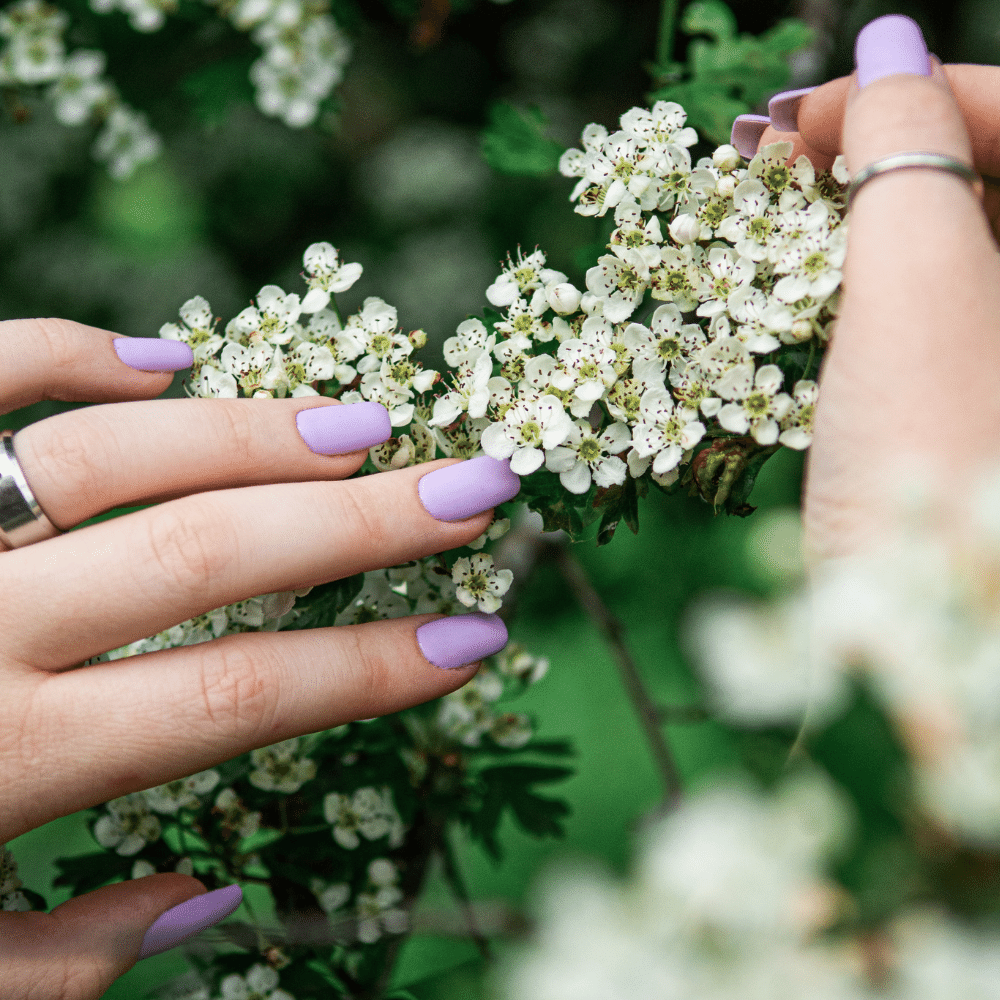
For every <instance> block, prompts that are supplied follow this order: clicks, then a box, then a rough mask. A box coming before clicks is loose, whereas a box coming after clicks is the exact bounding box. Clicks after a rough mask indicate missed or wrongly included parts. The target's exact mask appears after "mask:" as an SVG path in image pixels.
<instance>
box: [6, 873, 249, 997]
mask: <svg viewBox="0 0 1000 1000" xmlns="http://www.w3.org/2000/svg"><path fill="white" fill-rule="evenodd" d="M241 900H242V892H240V890H239V887H238V886H234V887H228V888H226V889H224V890H221V891H220V892H217V893H208V894H206V891H205V887H204V886H203V885H202V884H201V882H199V881H198V879H196V878H191V877H190V876H187V875H179V874H176V873H173V872H170V873H164V874H159V875H150V876H147V877H146V878H141V879H133V880H131V881H128V882H117V883H115V884H114V885H107V886H103V887H102V888H100V889H95V890H94V891H93V892H88V893H86V894H85V895H83V896H76V897H74V898H73V899H70V900H68V901H67V902H65V903H63V904H62V905H61V906H57V907H56V908H55V909H54V910H52V912H51V913H35V912H26V913H13V912H11V913H0V967H2V968H3V984H4V985H3V996H4V998H5V1000H31V998H34V997H53V998H54V997H58V998H59V1000H99V998H100V997H102V996H103V995H104V994H105V993H106V991H107V990H108V988H109V987H110V986H111V984H112V983H113V982H114V981H115V980H116V979H118V978H119V976H122V975H124V974H125V973H126V972H128V970H129V969H131V968H132V966H133V965H134V964H135V963H136V960H137V959H138V958H139V957H140V955H142V957H148V955H149V954H158V953H159V951H163V950H166V949H165V948H162V947H161V948H160V949H159V951H152V950H150V947H149V946H150V945H153V946H154V947H155V946H156V945H167V946H171V942H172V941H173V943H174V944H176V943H178V942H179V941H180V940H183V936H181V933H182V932H183V930H184V929H185V925H186V928H187V930H188V931H189V932H190V933H189V934H187V935H186V936H191V935H192V934H194V933H197V932H198V931H199V930H202V929H203V927H204V926H211V924H214V923H217V922H218V921H219V920H222V919H224V918H225V917H226V916H228V915H229V913H231V912H232V911H233V910H235V909H236V907H237V906H239V903H240V901H241ZM187 901H190V902H187ZM186 902H187V905H184V904H185V903H186ZM234 903H235V905H233V904H234ZM213 904H215V905H214V906H213ZM164 917H166V919H163V918H164ZM198 917H201V919H200V920H199V919H198ZM212 917H214V918H215V919H212ZM206 919H208V920H209V921H210V923H208V924H206V923H205V920H206ZM154 925H158V928H157V929H156V930H154V932H153V933H152V934H150V933H149V932H150V928H151V927H154ZM168 927H169V928H170V929H172V930H173V931H174V933H173V934H172V935H170V934H169V932H167V933H164V932H165V931H167V929H168ZM147 936H148V941H147ZM174 939H176V940H174ZM144 943H145V944H146V948H145V953H144V952H143V951H142V949H143V945H144Z"/></svg>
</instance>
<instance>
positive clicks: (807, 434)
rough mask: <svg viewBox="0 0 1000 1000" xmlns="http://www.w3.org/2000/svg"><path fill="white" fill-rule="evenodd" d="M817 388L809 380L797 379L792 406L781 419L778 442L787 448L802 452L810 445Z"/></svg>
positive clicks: (817, 396) (817, 394)
mask: <svg viewBox="0 0 1000 1000" xmlns="http://www.w3.org/2000/svg"><path fill="white" fill-rule="evenodd" d="M818 398H819V386H817V385H816V383H815V382H813V381H812V380H810V379H799V381H798V382H796V383H795V388H794V389H792V405H791V407H790V408H789V410H788V412H787V413H786V414H785V415H784V416H783V417H782V418H781V421H780V424H781V433H780V434H779V435H778V442H779V443H780V444H783V445H785V446H786V447H787V448H794V449H795V450H796V451H802V449H804V448H808V447H809V445H810V444H811V443H812V436H813V421H814V420H815V417H816V400H817V399H818Z"/></svg>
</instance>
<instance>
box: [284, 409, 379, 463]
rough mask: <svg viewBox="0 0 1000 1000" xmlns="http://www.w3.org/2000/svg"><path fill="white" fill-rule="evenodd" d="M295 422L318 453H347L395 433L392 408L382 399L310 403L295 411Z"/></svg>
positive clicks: (367, 446) (368, 446) (307, 442)
mask: <svg viewBox="0 0 1000 1000" xmlns="http://www.w3.org/2000/svg"><path fill="white" fill-rule="evenodd" d="M295 426H296V427H297V428H298V429H299V434H300V435H301V436H302V440H303V441H305V443H306V444H307V445H308V446H309V450H310V451H314V452H316V453H317V454H318V455H346V454H347V453H348V452H350V451H359V450H360V449H362V448H370V447H371V446H372V445H373V444H381V443H382V442H383V441H388V440H389V438H390V437H392V424H391V423H390V422H389V411H388V410H387V409H386V408H385V407H384V406H383V405H382V404H381V403H345V404H343V405H342V406H331V405H329V404H328V405H326V406H311V407H310V408H309V409H308V410H299V412H298V413H296V414H295Z"/></svg>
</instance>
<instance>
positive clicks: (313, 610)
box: [285, 573, 365, 632]
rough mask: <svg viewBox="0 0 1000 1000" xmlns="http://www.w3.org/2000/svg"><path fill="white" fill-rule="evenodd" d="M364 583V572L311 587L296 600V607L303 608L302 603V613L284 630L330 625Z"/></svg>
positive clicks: (356, 594) (290, 630)
mask: <svg viewBox="0 0 1000 1000" xmlns="http://www.w3.org/2000/svg"><path fill="white" fill-rule="evenodd" d="M364 583H365V575H364V573H357V574H355V575H354V576H348V577H345V578H344V579H343V580H333V581H331V582H330V583H324V584H321V585H320V586H318V587H313V589H312V590H311V591H310V592H309V593H308V594H306V596H305V597H302V598H299V600H298V601H297V602H296V605H295V606H296V609H298V608H303V605H304V608H303V614H302V615H301V616H300V617H299V618H297V619H296V620H295V621H294V622H292V623H291V624H289V625H287V626H286V627H285V631H289V632H294V631H297V630H299V629H306V628H317V627H322V626H325V625H332V624H333V622H334V619H335V618H336V617H337V615H338V614H340V612H341V611H343V610H344V608H346V607H347V606H348V604H350V603H351V601H353V600H354V598H355V597H357V596H358V594H359V593H360V592H361V588H362V587H363V586H364Z"/></svg>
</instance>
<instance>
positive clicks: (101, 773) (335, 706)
mask: <svg viewBox="0 0 1000 1000" xmlns="http://www.w3.org/2000/svg"><path fill="white" fill-rule="evenodd" d="M113 339H114V335H113V334H111V333H109V332H107V331H104V330H98V329H94V328H92V327H86V326H82V325H80V324H77V323H72V322H68V321H64V320H18V321H11V322H6V323H0V357H3V358H5V359H8V363H7V364H5V365H3V366H0V368H2V370H0V412H9V411H11V410H13V409H16V408H18V407H21V406H25V405H28V404H30V403H33V402H36V401H38V400H41V399H60V400H81V401H92V402H97V403H101V404H106V405H98V406H93V407H89V408H86V409H83V410H75V411H71V412H68V413H64V414H59V415H57V416H54V417H50V418H48V419H46V420H41V421H39V422H38V423H35V424H32V425H30V426H29V427H26V428H24V429H23V430H21V431H19V432H18V433H17V435H16V437H15V447H16V449H17V454H18V459H19V461H20V462H21V465H22V467H23V469H24V473H25V477H26V478H27V480H28V482H29V483H30V484H31V487H32V490H33V492H34V493H35V496H36V498H37V500H38V502H39V504H40V505H41V506H42V509H43V510H45V511H46V513H47V514H48V515H49V517H50V519H51V520H52V522H53V523H54V524H55V525H56V527H58V528H60V529H63V530H65V529H68V528H71V527H73V526H75V525H78V524H80V523H81V522H82V521H85V520H86V519H87V518H89V517H92V516H94V515H95V514H98V513H100V512H102V511H106V510H110V509H112V508H116V507H121V506H135V505H139V504H145V503H152V502H154V501H163V502H162V503H159V505H158V506H155V507H151V508H148V509H146V510H142V511H137V512H134V513H132V514H128V515H125V516H124V517H121V518H118V519H115V520H113V521H108V522H102V523H99V524H95V525H90V526H88V527H86V528H83V529H81V530H79V531H73V532H70V533H69V534H65V535H60V536H57V537H55V538H51V539H46V540H45V541H41V542H37V543H35V544H33V545H28V546H24V547H22V548H18V549H14V550H11V551H5V552H0V568H2V569H0V690H2V691H3V692H4V696H3V697H2V698H0V775H2V776H3V777H2V779H0V843H5V842H8V841H11V840H13V839H14V838H16V837H18V836H19V835H20V834H22V833H25V832H27V831H29V830H32V829H34V828H36V827H38V826H41V825H42V824H44V823H47V822H49V821H50V820H52V819H55V818H57V817H60V816H65V815H68V814H70V813H73V812H76V811H78V810H81V809H85V808H88V807H90V806H94V805H97V804H100V803H102V802H105V801H108V800H110V799H113V798H116V797H118V796H121V795H125V794H127V793H129V792H134V791H140V790H142V789H145V788H152V787H154V786H156V785H159V784H162V783H164V782H167V781H172V780H175V779H177V778H181V777H184V776H185V775H189V774H194V773H196V772H198V771H201V770H204V769H206V768H210V767H213V766H215V765H217V764H220V763H222V762H224V761H227V760H231V759H232V758H233V757H236V756H239V755H240V754H243V753H246V752H248V751H250V750H252V749H255V748H258V747H264V746H269V745H271V744H273V743H277V742H280V741H281V740H285V739H289V738H291V737H293V736H301V735H303V734H305V733H312V732H317V731H319V730H324V729H329V728H332V727H334V726H338V725H341V724H342V723H345V722H348V721H351V720H354V719H363V718H372V717H375V716H380V715H386V714H389V713H392V712H397V711H400V710H401V709H404V708H408V707H410V706H412V705H417V704H420V703H422V702H425V701H428V700H430V699H432V698H438V697H441V696H442V695H445V694H447V693H449V692H451V691H454V690H455V689H456V688H459V687H461V686H462V685H463V684H465V683H466V682H467V681H469V680H470V679H471V678H472V676H473V675H474V674H475V672H476V670H477V669H478V666H479V664H471V665H469V666H467V667H462V668H459V669H456V670H441V669H440V668H438V667H436V666H434V665H433V664H431V663H429V662H428V661H427V660H425V659H424V657H423V655H422V654H421V652H420V648H419V646H418V644H417V641H416V638H415V632H416V630H417V628H419V626H421V625H423V624H424V623H425V622H427V621H431V620H433V619H435V618H439V617H442V616H440V615H420V616H414V617H411V618H402V619H396V620H390V621H381V622H372V623H369V624H364V625H356V626H344V627H339V628H323V629H313V630H304V631H296V632H278V633H266V632H264V633H245V634H240V635H232V636H226V637H223V638H221V639H218V640H214V641H212V642H208V643H203V644H199V645H195V646H189V647H185V648H180V649H170V650H162V651H160V652H155V653H149V654H146V655H143V656H137V657H132V658H128V659H125V660H118V661H114V662H111V663H105V664H98V665H94V666H89V667H86V668H85V669H79V670H76V669H72V668H74V667H77V666H79V665H80V664H81V663H82V661H84V660H86V659H88V658H89V657H91V656H93V655H94V654H96V653H97V652H99V651H102V650H106V649H114V648H117V647H118V646H121V645H123V644H125V643H129V642H133V641H136V640H138V639H141V638H143V637H145V636H149V635H154V634H155V633H157V632H159V631H161V630H163V629H164V628H169V627H170V626H172V625H174V624H176V623H177V622H179V621H184V620H186V619H188V618H190V617H193V616H195V615H198V614H201V613H203V612H205V611H208V610H211V609H213V608H217V607H222V606H224V605H226V604H229V603H232V602H234V601H237V600H242V599H244V598H247V597H252V596H254V595H257V594H266V593H272V592H276V591H286V590H296V589H300V588H303V587H308V586H312V585H316V584H319V583H323V582H326V581H329V580H333V579H338V578H341V577H345V576H349V575H351V574H354V573H357V572H360V571H362V570H370V569H376V568H379V567H382V566H393V565H398V564H400V563H403V562H407V561H409V560H411V559H417V558H421V557H423V556H426V555H431V554H433V553H435V552H441V551H445V550H447V549H452V548H455V547H457V546H460V545H465V544H466V543H468V542H470V541H472V540H473V539H474V538H476V537H477V536H478V535H480V534H481V533H482V532H483V531H484V530H485V529H486V527H487V526H488V525H489V523H490V520H491V517H492V511H485V512H483V513H481V514H478V515H476V516H474V517H470V518H468V519H466V520H463V521H457V522H451V523H448V522H443V521H438V520H435V519H434V518H433V517H432V516H431V515H430V514H429V513H428V512H427V511H426V510H425V509H424V507H423V505H422V504H421V503H420V500H419V498H418V494H417V482H418V480H419V479H420V478H421V477H422V476H423V475H425V474H426V473H428V472H430V471H432V470H433V469H437V468H441V467H443V466H446V465H451V464H454V462H455V461H457V460H453V459H444V460H441V461H436V462H428V463H426V464H424V465H421V466H416V467H412V468H408V469H403V470H400V471H398V472H388V473H383V474H381V475H379V476H377V477H365V478H362V479H357V480H351V481H341V480H344V479H345V478H346V477H347V476H350V475H351V474H352V473H354V472H355V471H357V469H358V468H360V466H361V464H362V462H363V461H364V458H365V455H366V452H365V451H359V452H354V453H352V454H349V455H339V456H331V455H317V454H314V453H313V452H311V451H310V450H309V448H308V447H307V446H306V444H305V443H304V442H303V441H302V439H301V437H299V435H298V432H297V430H296V428H295V416H294V415H295V413H296V412H298V411H299V410H301V409H305V408H308V407H312V406H336V405H340V404H339V403H336V402H335V401H333V400H324V399H317V398H315V397H313V398H304V399H283V400H278V399H276V400H260V399H254V400H249V399H228V400H221V399H216V400H199V399H183V400H155V397H156V396H158V395H160V393H162V392H164V391H165V390H166V388H167V387H168V386H169V385H170V379H171V374H170V373H153V372H138V371H134V370H133V369H131V368H129V367H128V366H126V365H124V364H123V363H122V362H121V361H120V360H119V359H118V356H117V354H116V353H115V351H114V348H113V347H112V346H111V342H112V340H113ZM12 359H16V363H15V362H14V361H13V360H12ZM205 891H206V889H205V886H204V885H203V884H202V883H201V882H200V881H198V879H195V878H190V877H188V876H184V875H178V874H158V875H152V876H149V877H147V878H143V879H138V880H134V881H129V882H122V883H117V884H114V885H110V886H106V887H104V888H102V889H98V890H96V891H95V892H91V893H88V894H86V895H84V896H80V897H77V898H74V899H72V900H69V901H68V902H66V903H64V904H63V905H62V906H58V907H56V908H55V909H54V910H53V911H52V912H51V913H16V912H7V913H0V968H3V970H4V973H3V994H4V997H5V998H8V1000H35V998H37V1000H97V998H98V997H100V996H102V995H103V994H104V992H105V991H106V990H107V989H108V987H109V986H110V985H111V983H112V982H113V981H114V980H115V979H117V978H118V977H119V976H121V975H122V974H123V973H124V972H126V971H127V970H128V969H129V968H131V967H132V965H134V964H135V961H136V959H137V957H138V954H139V948H140V945H141V943H142V938H143V936H144V934H145V932H146V930H147V929H148V928H149V926H150V925H151V924H152V923H153V922H154V921H155V920H156V918H157V917H158V916H159V915H160V914H161V913H163V912H164V911H166V910H168V909H170V908H171V907H172V906H175V905H176V904H178V903H181V902H183V901H184V900H186V899H189V898H191V897H192V896H195V895H198V894H199V893H202V892H205Z"/></svg>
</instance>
